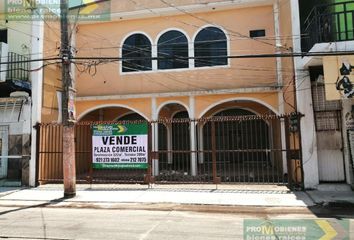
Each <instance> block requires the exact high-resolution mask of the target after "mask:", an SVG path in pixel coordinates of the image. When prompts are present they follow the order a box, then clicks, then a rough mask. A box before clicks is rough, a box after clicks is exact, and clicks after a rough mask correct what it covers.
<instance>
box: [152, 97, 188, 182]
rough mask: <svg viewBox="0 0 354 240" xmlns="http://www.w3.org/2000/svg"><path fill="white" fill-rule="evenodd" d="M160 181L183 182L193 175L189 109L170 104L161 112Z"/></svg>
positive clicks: (157, 176) (159, 138)
mask: <svg viewBox="0 0 354 240" xmlns="http://www.w3.org/2000/svg"><path fill="white" fill-rule="evenodd" d="M159 119H160V122H159V124H158V151H159V160H158V170H157V171H156V172H155V176H156V180H158V181H164V180H166V181H183V180H185V178H187V177H188V176H190V175H191V162H190V155H191V153H190V124H191V123H190V121H189V114H188V111H187V109H186V108H185V107H184V106H183V105H181V104H178V103H169V104H166V105H165V106H163V107H162V108H161V110H160V111H159Z"/></svg>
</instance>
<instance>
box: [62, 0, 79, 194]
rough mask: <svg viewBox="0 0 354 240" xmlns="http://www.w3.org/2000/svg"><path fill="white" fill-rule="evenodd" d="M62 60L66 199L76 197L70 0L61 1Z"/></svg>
mask: <svg viewBox="0 0 354 240" xmlns="http://www.w3.org/2000/svg"><path fill="white" fill-rule="evenodd" d="M60 11H61V18H60V29H61V58H62V88H63V95H62V119H63V175H64V176H63V178H64V197H65V198H71V197H74V196H75V195H76V168H75V95H76V92H75V89H74V82H73V79H72V76H71V57H72V52H71V47H70V42H69V23H68V11H69V7H68V0H61V1H60Z"/></svg>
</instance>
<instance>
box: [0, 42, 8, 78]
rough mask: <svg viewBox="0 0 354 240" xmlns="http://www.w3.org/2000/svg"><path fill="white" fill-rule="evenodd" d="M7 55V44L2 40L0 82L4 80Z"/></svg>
mask: <svg viewBox="0 0 354 240" xmlns="http://www.w3.org/2000/svg"><path fill="white" fill-rule="evenodd" d="M8 55H9V45H8V44H6V43H3V42H0V62H1V64H0V82H5V81H6V73H7V64H4V63H6V62H8Z"/></svg>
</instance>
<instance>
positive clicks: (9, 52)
mask: <svg viewBox="0 0 354 240" xmlns="http://www.w3.org/2000/svg"><path fill="white" fill-rule="evenodd" d="M31 35H32V24H31V23H24V22H12V21H7V20H6V18H5V17H4V8H3V6H0V48H1V49H0V56H1V60H0V62H1V63H2V64H1V66H0V71H1V72H0V185H21V184H22V185H28V184H29V162H30V154H31V151H30V147H31V105H32V99H31V95H32V87H31V80H30V72H29V70H30V67H31V66H30V63H13V64H4V63H6V62H16V61H26V60H29V59H30V55H31V49H32V47H31V46H32V38H31Z"/></svg>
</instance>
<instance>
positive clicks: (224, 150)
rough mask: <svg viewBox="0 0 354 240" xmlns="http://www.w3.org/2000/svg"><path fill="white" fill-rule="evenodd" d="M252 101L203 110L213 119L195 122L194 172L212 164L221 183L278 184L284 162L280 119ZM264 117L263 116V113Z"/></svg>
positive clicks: (203, 169) (282, 178) (280, 180)
mask: <svg viewBox="0 0 354 240" xmlns="http://www.w3.org/2000/svg"><path fill="white" fill-rule="evenodd" d="M263 114H273V115H274V113H272V112H271V111H270V110H269V109H267V108H266V107H264V106H262V105H260V104H258V103H254V102H246V101H244V102H241V101H232V102H226V103H222V104H220V105H217V106H215V107H213V108H211V109H210V110H209V111H207V112H206V114H205V117H212V119H214V120H213V121H206V122H199V123H198V127H197V129H198V150H199V151H198V174H206V173H204V171H205V172H207V171H209V172H210V170H209V169H212V168H213V150H215V151H216V154H215V155H214V156H215V157H214V158H216V159H215V160H214V161H215V162H216V163H215V162H214V167H215V166H216V174H217V176H218V177H220V180H221V182H245V183H248V182H251V183H278V182H279V183H282V182H283V181H284V176H283V175H284V173H285V172H284V170H285V169H284V165H286V162H285V161H286V159H283V156H282V150H281V149H282V146H281V131H280V121H279V119H277V118H269V117H268V118H267V117H262V115H263ZM263 116H264V115H263Z"/></svg>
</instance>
